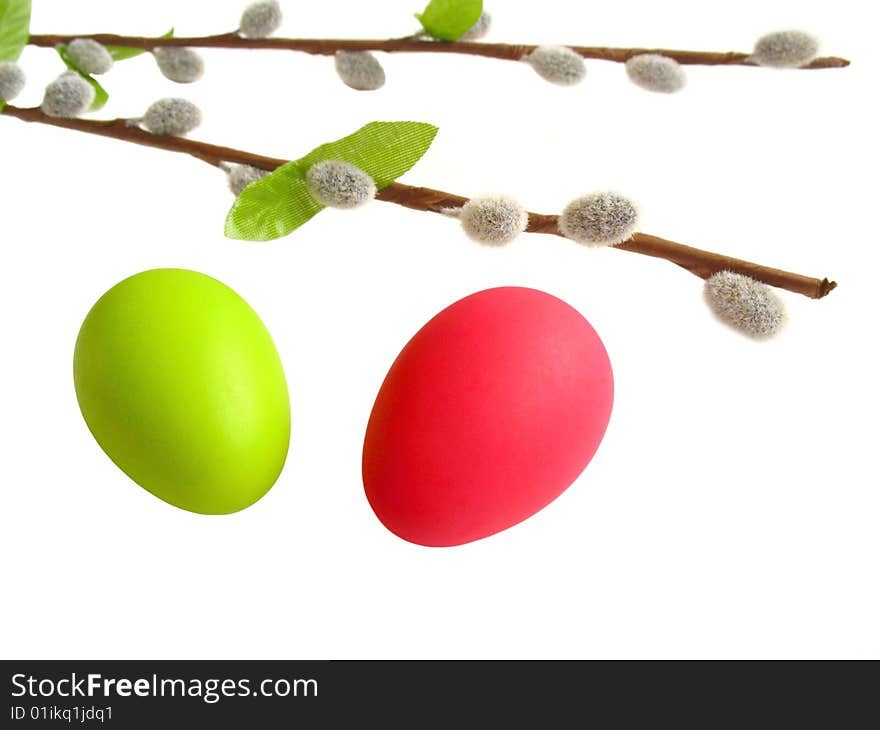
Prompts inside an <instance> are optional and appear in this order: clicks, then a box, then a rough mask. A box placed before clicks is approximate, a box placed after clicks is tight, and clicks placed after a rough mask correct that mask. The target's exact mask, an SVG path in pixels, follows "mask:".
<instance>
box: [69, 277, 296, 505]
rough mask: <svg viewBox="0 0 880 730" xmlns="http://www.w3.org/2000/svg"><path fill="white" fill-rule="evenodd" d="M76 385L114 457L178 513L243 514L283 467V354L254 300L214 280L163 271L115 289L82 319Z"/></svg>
mask: <svg viewBox="0 0 880 730" xmlns="http://www.w3.org/2000/svg"><path fill="white" fill-rule="evenodd" d="M73 377H74V384H75V386H76V397H77V400H78V401H79V406H80V410H82V414H83V417H84V418H85V420H86V424H88V427H89V430H90V431H91V432H92V435H93V436H94V437H95V439H96V440H97V442H98V443H99V444H100V446H101V448H102V449H103V450H104V451H105V452H106V454H107V456H109V457H110V458H111V459H112V460H113V461H114V462H115V463H116V465H117V466H118V467H119V468H120V469H122V471H124V472H125V473H126V474H127V475H128V476H129V477H131V478H132V479H133V480H134V481H135V482H137V483H138V484H140V485H141V486H142V487H143V488H144V489H146V490H147V491H149V492H151V493H153V494H154V495H156V496H157V497H159V499H163V500H165V501H166V502H169V503H170V504H173V505H175V506H176V507H180V508H182V509H185V510H190V511H191V512H199V513H202V514H228V513H230V512H237V511H238V510H241V509H244V508H245V507H248V506H249V505H251V504H253V503H254V502H256V501H257V500H258V499H260V497H262V496H263V495H264V494H265V493H266V492H268V491H269V489H270V488H271V487H272V485H273V484H274V483H275V481H276V479H277V478H278V475H279V474H280V473H281V469H282V468H283V467H284V460H285V458H286V457H287V449H288V446H289V444H290V399H289V397H288V393H287V382H286V380H285V378H284V370H283V368H282V365H281V359H280V358H279V356H278V351H277V350H276V349H275V344H274V343H273V342H272V337H271V336H270V335H269V332H268V330H267V329H266V327H265V325H263V323H262V321H261V320H260V318H259V317H258V316H257V314H256V312H254V310H253V309H251V308H250V306H249V305H248V304H247V302H245V301H244V300H243V299H242V298H241V297H240V296H238V294H236V293H235V292H234V291H232V289H230V288H229V287H227V286H226V285H225V284H221V283H220V282H219V281H217V280H216V279H212V278H211V277H209V276H205V275H204V274H199V273H197V272H195V271H186V270H183V269H153V270H151V271H144V272H143V273H140V274H137V275H135V276H132V277H130V278H128V279H125V280H124V281H122V282H120V283H119V284H117V285H116V286H114V287H113V288H112V289H110V290H109V291H108V292H107V293H106V294H104V296H102V297H101V298H100V299H99V300H98V301H97V303H96V304H95V306H94V307H92V309H91V311H90V312H89V313H88V315H87V316H86V319H85V321H84V322H83V325H82V328H81V329H80V332H79V337H78V338H77V341H76V350H75V352H74V357H73Z"/></svg>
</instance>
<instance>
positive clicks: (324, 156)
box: [226, 122, 437, 241]
mask: <svg viewBox="0 0 880 730" xmlns="http://www.w3.org/2000/svg"><path fill="white" fill-rule="evenodd" d="M436 134H437V127H435V126H434V125H432V124H425V123H424V122H370V123H369V124H367V125H366V126H364V127H361V128H360V129H359V130H358V131H357V132H355V133H354V134H350V135H348V136H347V137H343V138H342V139H340V140H337V141H335V142H329V143H327V144H323V145H321V146H320V147H318V148H316V149H314V150H312V151H311V152H309V154H307V155H306V156H305V157H301V158H300V159H298V160H293V161H292V162H288V163H286V164H285V165H282V166H281V167H279V168H278V169H277V170H275V172H272V173H270V174H269V175H267V176H266V177H264V178H263V179H262V180H257V181H256V182H253V183H251V184H250V185H248V186H247V187H246V188H245V189H244V190H243V191H242V193H241V195H239V196H238V199H237V200H236V201H235V204H234V205H233V206H232V209H231V210H230V211H229V215H228V216H227V218H226V235H227V236H228V237H229V238H236V239H239V240H242V241H271V240H273V239H276V238H281V237H282V236H286V235H287V234H289V233H291V232H292V231H294V230H296V229H297V228H299V227H300V226H301V225H302V224H303V223H306V222H307V221H309V220H311V218H313V217H314V216H315V215H316V214H317V213H319V212H320V211H321V210H323V209H324V206H323V205H322V204H321V203H319V202H318V201H316V200H315V199H314V198H313V197H312V196H311V194H310V193H309V191H308V188H307V186H306V172H307V171H308V169H309V168H310V167H311V166H312V165H314V164H315V163H316V162H321V161H322V160H343V161H345V162H350V163H351V164H352V165H357V167H359V168H360V169H361V170H363V171H364V172H366V173H367V174H368V175H369V176H370V177H372V178H373V180H374V181H375V183H376V187H377V188H378V189H379V190H381V189H382V188H384V187H386V186H387V185H389V184H390V183H392V182H393V181H394V180H396V179H397V178H398V177H400V176H401V175H403V174H404V173H406V172H407V171H408V170H409V169H410V168H412V166H413V165H415V164H416V162H418V161H419V159H421V157H422V155H424V154H425V152H427V150H428V148H429V147H430V146H431V143H432V142H433V141H434V137H435V136H436Z"/></svg>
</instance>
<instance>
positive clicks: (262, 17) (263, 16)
mask: <svg viewBox="0 0 880 730" xmlns="http://www.w3.org/2000/svg"><path fill="white" fill-rule="evenodd" d="M281 20H282V15H281V8H280V7H279V5H278V3H277V2H276V1H275V0H265V2H258V3H253V4H252V5H248V6H247V8H245V11H244V13H242V16H241V22H240V23H239V25H238V32H239V35H242V36H244V37H245V38H268V37H269V36H270V35H272V34H273V33H274V32H275V31H276V30H278V28H279V27H280V25H281Z"/></svg>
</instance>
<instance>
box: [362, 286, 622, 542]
mask: <svg viewBox="0 0 880 730" xmlns="http://www.w3.org/2000/svg"><path fill="white" fill-rule="evenodd" d="M613 389H614V388H613V379H612V374H611V364H610V362H609V360H608V355H607V353H606V352H605V347H604V346H603V344H602V341H601V340H600V339H599V336H598V335H597V334H596V332H595V330H594V329H593V328H592V327H591V326H590V324H589V323H588V322H587V320H586V319H584V318H583V316H581V314H579V313H578V312H577V311H576V310H575V309H573V308H572V307H571V306H569V305H568V304H566V303H565V302H563V301H561V300H559V299H557V298H556V297H553V296H550V295H549V294H545V293H544V292H540V291H536V290H534V289H524V288H518V287H504V288H498V289H489V290H486V291H482V292H479V293H477V294H473V295H471V296H469V297H466V298H464V299H462V300H460V301H458V302H456V303H455V304H453V305H451V306H450V307H448V308H447V309H444V310H443V311H442V312H440V314H438V315H437V316H436V317H434V318H433V319H432V320H431V321H430V322H428V323H427V324H426V325H425V326H424V327H423V328H422V329H421V330H419V332H418V333H416V335H415V336H414V337H413V338H412V339H411V340H410V341H409V343H408V344H407V345H406V347H404V348H403V351H402V352H401V353H400V355H399V356H398V358H397V360H395V362H394V364H393V365H392V366H391V369H390V371H389V372H388V375H387V377H386V378H385V382H384V383H383V384H382V387H381V389H380V391H379V395H378V396H377V398H376V403H375V405H374V407H373V411H372V414H371V416H370V420H369V424H368V426H367V432H366V437H365V440H364V452H363V478H364V488H365V490H366V495H367V498H368V500H369V502H370V505H371V506H372V508H373V510H374V511H375V513H376V515H377V516H378V517H379V519H380V520H381V521H382V522H383V523H384V524H385V526H386V527H387V528H388V529H389V530H391V531H392V532H393V533H395V534H396V535H398V536H399V537H402V538H403V539H404V540H409V541H410V542H414V543H418V544H420V545H429V546H448V545H460V544H462V543H466V542H470V541H472V540H478V539H480V538H483V537H487V536H489V535H492V534H494V533H496V532H499V531H501V530H504V529H506V528H508V527H511V526H512V525H515V524H516V523H518V522H520V521H522V520H524V519H526V518H527V517H529V516H530V515H533V514H534V513H535V512H537V511H538V510H540V509H541V508H542V507H544V506H545V505H547V504H548V503H549V502H551V501H552V500H554V499H555V498H556V497H558V496H559V495H560V494H561V493H562V492H563V491H564V490H565V489H566V488H567V487H568V486H569V485H570V484H571V483H572V482H573V481H574V480H575V479H576V478H577V476H578V475H579V474H580V473H581V472H582V471H583V470H584V468H585V467H586V466H587V464H588V463H589V461H590V459H591V458H592V457H593V454H594V453H595V452H596V449H597V448H598V447H599V442H600V441H601V440H602V436H603V435H604V433H605V429H606V427H607V425H608V419H609V417H610V415H611V404H612V400H613Z"/></svg>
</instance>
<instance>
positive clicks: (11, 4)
mask: <svg viewBox="0 0 880 730" xmlns="http://www.w3.org/2000/svg"><path fill="white" fill-rule="evenodd" d="M30 25H31V0H0V61H17V60H18V57H19V56H20V55H21V52H22V50H23V49H24V47H25V46H26V45H27V42H28V38H29V37H30Z"/></svg>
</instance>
